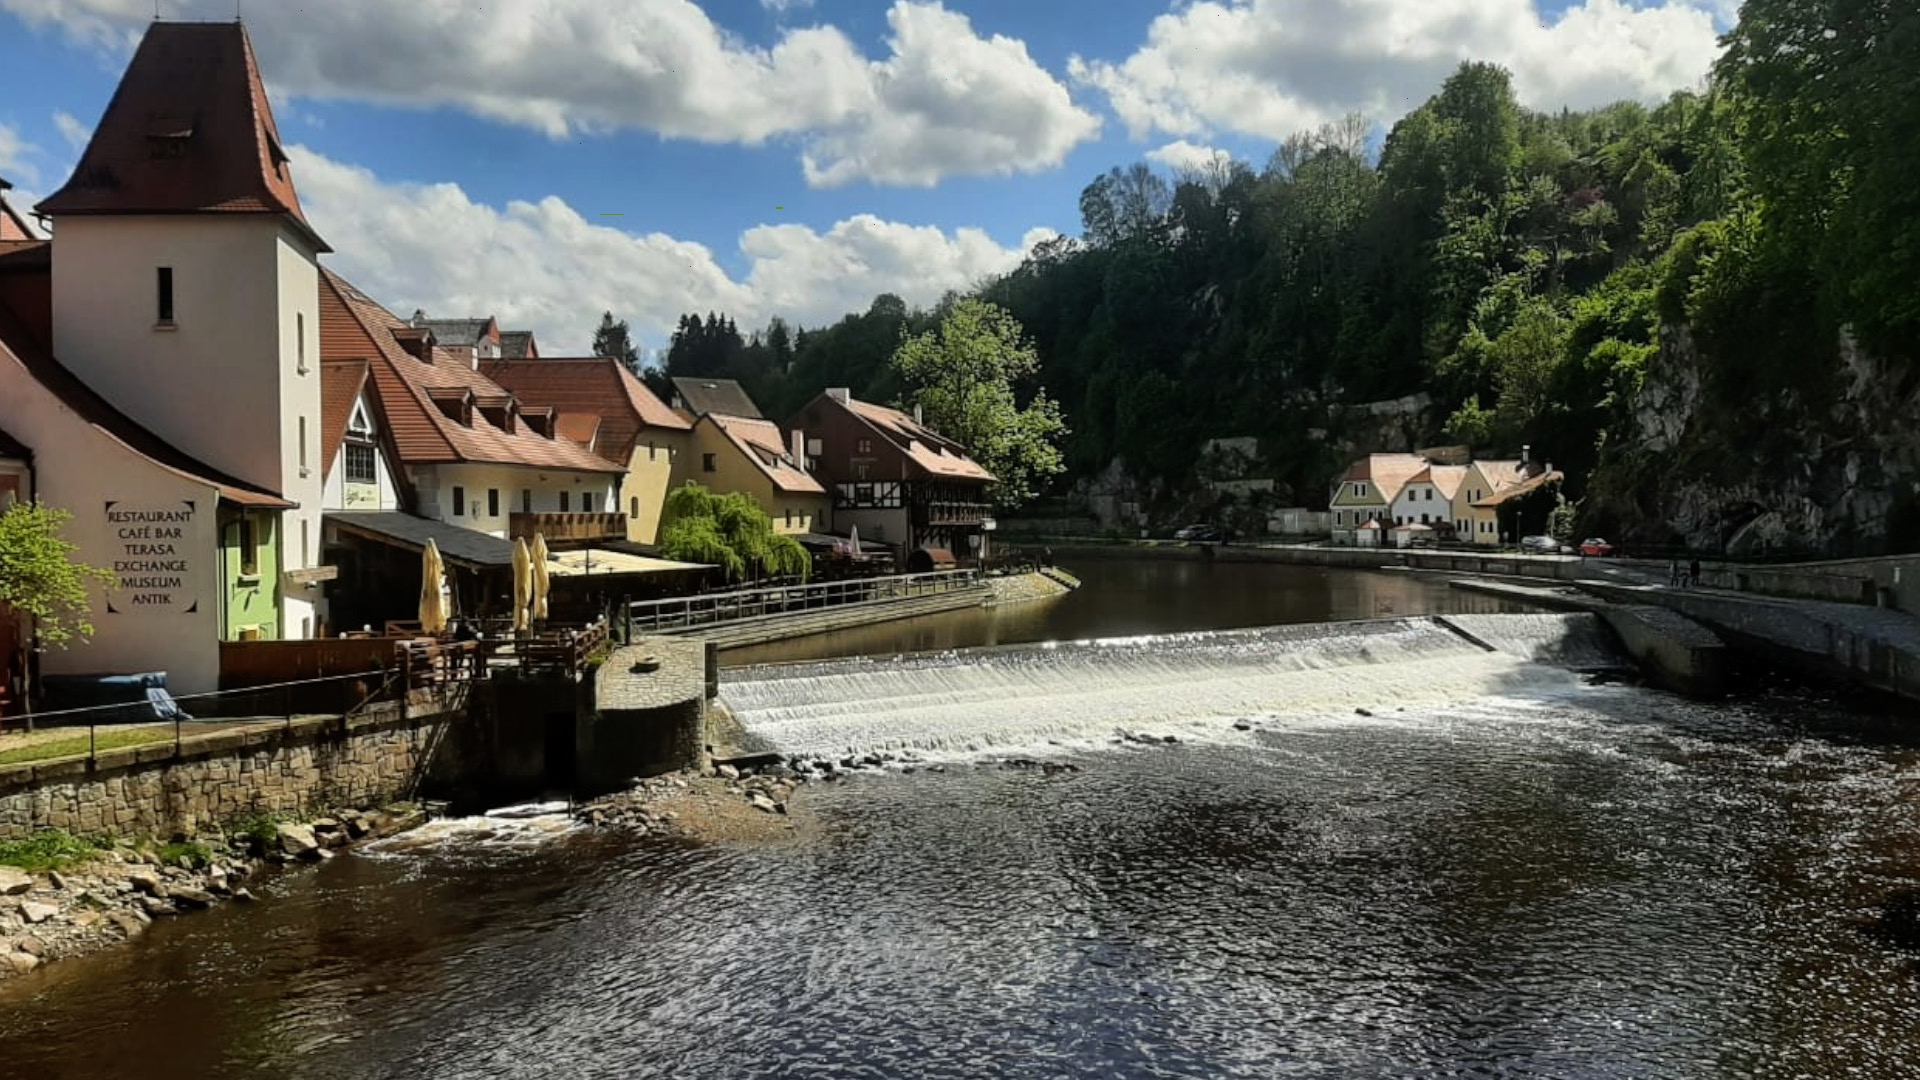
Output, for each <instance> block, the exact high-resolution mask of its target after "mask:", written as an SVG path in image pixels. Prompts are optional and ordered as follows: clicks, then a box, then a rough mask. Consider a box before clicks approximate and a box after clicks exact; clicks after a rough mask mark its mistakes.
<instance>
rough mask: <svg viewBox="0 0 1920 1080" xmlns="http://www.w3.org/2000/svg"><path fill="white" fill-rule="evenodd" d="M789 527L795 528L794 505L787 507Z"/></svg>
mask: <svg viewBox="0 0 1920 1080" xmlns="http://www.w3.org/2000/svg"><path fill="white" fill-rule="evenodd" d="M787 528H789V529H791V528H793V507H791V506H789V507H787Z"/></svg>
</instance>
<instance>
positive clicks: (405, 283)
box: [294, 147, 1053, 355]
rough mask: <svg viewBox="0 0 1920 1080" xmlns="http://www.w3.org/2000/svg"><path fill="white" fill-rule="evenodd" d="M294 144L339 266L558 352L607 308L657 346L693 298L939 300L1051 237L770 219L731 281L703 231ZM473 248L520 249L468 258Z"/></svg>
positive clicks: (800, 303) (841, 305)
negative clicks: (497, 201) (390, 171)
mask: <svg viewBox="0 0 1920 1080" xmlns="http://www.w3.org/2000/svg"><path fill="white" fill-rule="evenodd" d="M294 158H295V165H294V169H295V176H296V178H297V182H298V183H299V186H300V194H301V200H302V202H303V203H304V204H305V207H306V210H307V218H308V220H309V221H311V222H312V223H313V225H314V228H315V229H317V230H318V231H319V232H320V234H321V235H322V236H324V237H326V238H327V241H328V243H330V244H331V245H332V246H333V247H334V248H335V249H336V254H334V255H331V256H329V257H328V258H327V264H328V265H329V266H332V267H333V268H335V269H337V270H338V271H339V272H340V273H341V274H343V275H345V276H346V277H347V278H348V279H350V280H351V281H353V283H354V284H356V285H358V286H360V287H361V288H363V289H365V290H367V292H368V293H369V294H370V295H372V296H373V297H375V298H376V299H378V300H380V301H381V302H382V303H384V304H386V305H387V306H388V307H389V308H391V309H392V310H394V311H395V312H397V313H400V314H402V315H404V314H407V313H410V312H412V311H413V309H414V308H416V307H418V308H425V309H426V310H427V311H429V312H433V313H435V314H442V315H446V316H457V315H467V314H480V313H488V314H493V315H497V316H499V317H500V319H501V321H502V322H503V323H504V324H506V325H507V326H509V327H514V328H527V329H531V330H532V331H533V332H534V334H535V336H536V337H537V338H538V339H539V341H540V343H541V348H542V350H543V351H545V352H547V353H548V354H549V355H560V354H564V353H575V354H577V353H580V352H583V351H585V350H586V348H587V347H588V344H589V341H590V339H591V335H592V330H593V325H594V323H595V322H597V321H598V318H599V313H600V312H602V311H612V312H614V313H615V314H616V315H618V316H619V317H621V318H625V319H627V320H628V321H629V322H630V323H631V324H632V326H633V329H634V332H635V334H636V335H637V336H639V337H640V338H642V339H645V340H646V341H647V342H648V343H649V344H650V345H653V346H655V347H659V346H662V345H664V344H665V342H666V340H667V338H668V337H669V336H670V335H671V333H672V331H673V326H674V323H675V322H676V321H677V320H678V318H679V316H680V315H681V314H683V313H685V312H689V311H709V310H712V311H725V312H728V313H729V314H731V315H732V316H733V317H734V319H735V321H736V322H738V323H739V324H740V325H741V326H742V327H754V326H761V325H764V324H765V323H766V321H767V320H768V319H769V318H770V317H772V316H774V315H782V316H785V317H786V318H787V319H788V320H789V321H793V322H798V323H801V324H803V325H810V326H818V325H823V324H825V323H828V322H831V321H837V320H838V319H839V318H840V317H841V316H843V315H845V314H846V313H848V312H850V311H864V310H866V308H867V306H868V304H870V303H871V302H872V300H873V298H874V296H875V295H877V294H879V293H881V292H893V293H897V294H899V295H900V296H901V297H902V298H904V299H905V300H906V301H907V302H908V303H909V304H918V305H930V304H932V303H934V302H935V301H937V300H938V299H939V298H940V295H941V294H942V293H944V292H945V291H946V290H948V289H963V288H966V287H967V286H968V285H971V284H973V283H974V282H976V281H977V280H979V279H980V278H982V277H985V276H987V275H989V274H995V273H1001V272H1005V271H1007V270H1011V269H1013V268H1014V267H1015V266H1017V265H1018V264H1019V262H1020V259H1021V258H1022V257H1023V256H1024V254H1025V252H1026V250H1027V249H1029V248H1030V247H1031V246H1032V245H1034V244H1037V243H1039V242H1040V241H1042V240H1045V239H1047V238H1049V237H1051V236H1052V235H1053V233H1052V230H1048V229H1035V230H1032V231H1031V232H1029V233H1028V234H1027V235H1026V236H1025V237H1024V238H1023V239H1022V246H1021V247H1020V248H1018V249H1014V248H1004V247H1001V246H1000V245H999V244H997V243H995V242H994V241H993V239H992V238H991V237H989V236H987V235H986V234H985V233H984V232H981V231H980V230H977V229H958V230H955V231H954V232H953V233H951V234H949V233H946V232H943V231H942V230H940V229H937V228H933V227H930V226H913V225H903V224H899V223H896V222H888V221H882V220H880V219H879V218H875V217H872V216H870V215H866V214H861V215H857V216H855V217H852V218H849V219H847V220H845V221H842V222H840V223H838V224H836V225H834V226H833V227H832V228H831V229H828V230H826V231H825V232H816V231H815V230H813V229H810V228H807V227H805V226H800V225H761V226H757V227H755V228H752V229H749V230H747V231H746V232H745V233H743V234H742V235H741V237H740V250H741V251H742V253H743V254H745V255H746V257H747V259H748V261H749V268H748V271H747V274H746V276H745V278H744V280H734V279H733V278H732V277H731V276H730V275H729V274H728V273H727V271H726V270H725V269H724V268H723V267H722V266H721V265H720V264H719V262H718V261H717V260H716V259H715V258H714V256H713V252H712V251H710V250H709V249H708V248H707V247H706V246H705V245H702V244H699V243H694V242H691V241H686V240H679V239H676V238H674V237H671V236H668V235H665V234H663V233H651V234H648V235H645V236H636V235H633V234H631V233H626V232H622V231H620V230H618V229H613V228H609V227H607V226H605V225H600V224H596V223H594V222H591V221H589V220H587V219H586V218H584V217H582V216H581V215H580V213H579V212H578V211H576V210H575V209H573V208H572V207H571V206H569V205H567V204H566V203H565V202H564V201H562V200H561V199H558V198H555V197H551V196H550V197H548V198H544V199H541V200H539V201H538V202H512V203H509V204H507V206H506V207H504V208H495V207H491V206H487V205H484V204H481V203H476V202H474V201H473V200H472V199H471V198H470V197H469V196H468V195H467V194H466V192H465V191H463V190H462V189H461V188H460V187H459V186H458V185H457V184H450V183H447V184H390V183H387V182H384V181H382V180H381V179H380V178H378V177H377V176H375V175H374V174H373V173H371V172H369V171H368V170H366V169H363V168H360V167H357V166H353V165H347V164H342V163H340V162H336V161H333V160H331V159H329V158H327V157H324V156H322V155H320V154H317V153H314V152H312V151H310V150H307V149H305V148H303V147H296V148H295V149H294ZM450 236H451V237H459V238H460V239H459V242H458V244H457V245H456V246H453V247H450V246H449V245H448V240H447V238H448V237H450ZM473 251H495V252H508V253H511V257H509V258H504V259H491V258H490V259H474V258H468V257H463V253H470V252H473Z"/></svg>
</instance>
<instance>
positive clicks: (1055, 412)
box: [893, 300, 1067, 508]
mask: <svg viewBox="0 0 1920 1080" xmlns="http://www.w3.org/2000/svg"><path fill="white" fill-rule="evenodd" d="M893 369H894V371H896V372H897V373H898V374H899V376H900V378H901V380H902V381H903V382H904V383H905V384H906V385H907V387H908V390H907V396H908V399H909V401H910V403H911V404H913V405H918V406H919V407H920V409H921V412H922V415H923V416H924V417H925V419H926V422H927V424H928V425H929V426H931V427H932V428H933V429H934V430H935V431H938V432H940V433H941V434H943V435H945V436H947V437H948V438H950V439H953V440H955V441H957V442H959V443H960V444H961V445H962V446H964V447H966V448H967V451H968V452H969V453H970V454H972V455H973V457H974V459H975V460H976V461H978V462H980V464H981V465H982V466H984V467H985V468H986V470H987V471H988V472H990V473H992V474H993V475H994V480H995V482H994V485H993V498H994V502H995V503H996V504H998V505H1000V506H1003V507H1008V508H1011V507H1017V506H1020V505H1021V504H1023V503H1026V502H1028V501H1030V500H1031V499H1033V498H1034V496H1036V495H1038V494H1039V493H1040V490H1041V488H1042V487H1044V486H1045V484H1046V483H1047V481H1049V480H1051V479H1052V478H1053V477H1054V476H1056V475H1057V474H1059V473H1060V471H1061V470H1062V469H1064V468H1065V464H1064V463H1063V462H1062V460H1061V457H1060V441H1061V440H1062V439H1063V438H1065V437H1066V434H1067V425H1066V421H1065V420H1064V419H1063V418H1062V417H1061V414H1060V407H1059V406H1058V405H1057V404H1055V403H1054V402H1053V400H1052V399H1051V398H1049V397H1047V394H1046V391H1045V390H1038V391H1035V392H1034V394H1033V396H1032V398H1031V399H1029V400H1028V402H1027V404H1026V405H1025V406H1021V405H1020V404H1019V402H1018V399H1017V397H1016V396H1015V390H1014V387H1015V384H1016V383H1018V382H1019V381H1021V380H1024V379H1027V378H1030V377H1031V376H1033V375H1034V374H1036V373H1037V372H1038V371H1039V370H1040V357H1039V355H1038V354H1036V353H1035V352H1034V348H1033V345H1032V343H1031V342H1029V341H1027V340H1026V336H1025V334H1024V332H1023V331H1022V330H1021V328H1020V324H1019V322H1017V321H1016V320H1015V319H1014V317H1013V316H1012V315H1010V314H1008V313H1007V312H1006V310H1005V309H1004V308H1000V307H997V306H995V305H993V304H989V303H986V302H985V301H981V300H963V301H961V302H960V303H958V304H956V305H955V306H954V308H953V311H952V312H951V313H949V314H948V315H947V317H946V318H945V319H944V320H942V321H941V323H940V326H939V328H938V329H937V330H934V331H931V332H928V333H925V334H920V335H918V336H916V337H910V338H907V339H906V340H905V341H902V342H901V343H900V347H899V349H897V350H896V351H895V352H894V354H893Z"/></svg>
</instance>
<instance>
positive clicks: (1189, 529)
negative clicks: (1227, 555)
mask: <svg viewBox="0 0 1920 1080" xmlns="http://www.w3.org/2000/svg"><path fill="white" fill-rule="evenodd" d="M1173 538H1174V539H1175V540H1188V541H1192V542H1195V543H1201V544H1218V543H1220V542H1222V541H1224V540H1225V539H1226V538H1227V533H1226V530H1224V529H1222V528H1220V527H1219V526H1217V525H1186V526H1183V527H1181V528H1179V529H1176V530H1174V534H1173Z"/></svg>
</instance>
